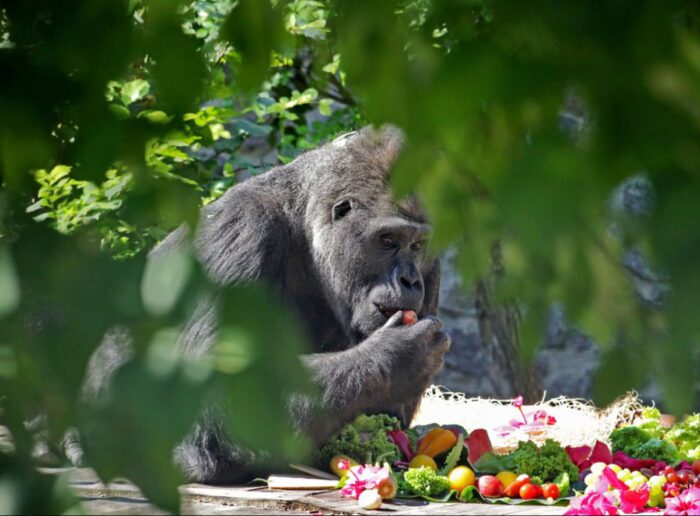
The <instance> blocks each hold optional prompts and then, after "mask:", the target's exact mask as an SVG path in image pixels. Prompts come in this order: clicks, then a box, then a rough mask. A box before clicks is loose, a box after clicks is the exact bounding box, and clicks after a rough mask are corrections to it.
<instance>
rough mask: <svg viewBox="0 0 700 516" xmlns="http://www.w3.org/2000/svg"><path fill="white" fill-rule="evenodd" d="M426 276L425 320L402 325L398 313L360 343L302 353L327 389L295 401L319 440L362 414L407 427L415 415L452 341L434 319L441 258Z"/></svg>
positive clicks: (298, 419) (305, 424) (301, 419)
mask: <svg viewBox="0 0 700 516" xmlns="http://www.w3.org/2000/svg"><path fill="white" fill-rule="evenodd" d="M423 277H424V283H425V289H426V290H425V301H424V304H423V309H422V310H421V314H420V316H421V317H422V320H421V321H419V322H418V323H416V324H415V325H413V326H410V327H403V326H401V314H400V313H397V314H395V315H394V316H393V317H392V318H391V319H389V320H388V321H387V323H386V324H385V326H384V327H382V328H380V329H379V330H377V331H376V332H375V333H374V334H372V335H371V336H370V337H368V338H367V339H366V340H364V341H363V342H361V343H360V344H358V345H357V346H355V347H351V348H349V349H346V350H344V351H339V352H335V353H317V354H312V355H307V356H305V357H302V360H303V362H304V364H305V365H306V367H307V368H308V369H309V370H310V372H311V374H312V377H313V378H314V380H315V382H316V383H317V384H318V385H319V386H320V387H321V390H322V391H321V396H320V399H319V400H317V401H316V403H310V402H309V400H305V401H306V402H305V403H303V402H302V401H301V400H295V403H294V404H293V409H294V412H295V414H294V416H295V419H296V422H297V424H299V425H300V426H301V427H302V428H303V429H304V430H305V431H306V432H307V433H308V434H309V435H310V436H311V437H312V439H313V440H314V441H315V442H316V443H320V442H322V441H323V440H325V439H326V438H327V437H329V436H330V435H331V434H333V433H334V432H336V431H337V430H338V429H339V428H340V427H341V426H342V425H343V424H345V423H347V422H349V421H351V420H352V419H354V418H355V417H356V416H358V415H359V414H361V413H373V412H378V411H382V412H391V413H392V414H393V415H395V416H397V417H399V419H401V421H402V423H403V424H404V425H406V426H408V424H409V423H410V422H411V420H412V419H413V415H414V413H415V410H416V408H417V407H418V404H419V402H420V398H421V396H422V394H423V392H424V391H425V389H426V388H427V387H428V385H429V384H430V380H431V378H432V375H433V373H434V372H435V371H436V370H437V369H439V368H440V366H441V365H442V356H443V354H444V353H445V352H446V351H447V348H448V347H449V345H450V339H449V337H448V336H447V335H446V334H444V333H442V332H441V331H440V329H441V323H440V322H439V321H438V320H437V318H435V317H434V314H435V313H436V311H437V304H438V288H439V283H440V280H439V278H440V263H439V261H438V260H435V261H434V262H432V263H431V264H430V266H429V268H428V270H427V271H426V272H425V273H424V276H423Z"/></svg>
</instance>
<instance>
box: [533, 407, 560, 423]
mask: <svg viewBox="0 0 700 516" xmlns="http://www.w3.org/2000/svg"><path fill="white" fill-rule="evenodd" d="M532 421H533V423H539V424H542V425H546V426H551V425H554V424H556V422H557V418H555V417H554V416H550V415H549V414H547V413H546V412H545V411H544V410H537V411H535V413H534V414H532Z"/></svg>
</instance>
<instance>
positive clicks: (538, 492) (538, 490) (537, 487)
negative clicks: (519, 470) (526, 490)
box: [533, 484, 542, 498]
mask: <svg viewBox="0 0 700 516" xmlns="http://www.w3.org/2000/svg"><path fill="white" fill-rule="evenodd" d="M533 485H534V486H535V498H539V497H540V496H542V486H541V485H539V484H533Z"/></svg>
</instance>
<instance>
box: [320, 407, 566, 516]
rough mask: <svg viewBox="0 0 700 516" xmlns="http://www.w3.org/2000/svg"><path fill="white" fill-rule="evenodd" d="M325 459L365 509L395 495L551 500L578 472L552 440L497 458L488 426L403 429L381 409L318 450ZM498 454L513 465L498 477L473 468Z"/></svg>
mask: <svg viewBox="0 0 700 516" xmlns="http://www.w3.org/2000/svg"><path fill="white" fill-rule="evenodd" d="M330 455H332V456H331V457H330V458H328V457H329V456H330ZM362 457H376V458H377V461H376V463H375V464H373V465H372V464H371V463H370V462H369V461H367V462H366V463H365V464H360V463H359V462H357V460H356V459H357V458H362ZM326 459H327V460H328V462H327V463H326V464H328V466H329V467H330V469H331V471H333V472H334V473H336V474H337V475H338V476H339V477H340V482H339V486H340V487H341V495H342V496H346V497H352V498H355V499H357V500H358V504H359V505H360V507H361V508H364V509H376V508H378V507H380V506H381V503H382V501H383V500H390V499H392V498H394V497H397V496H398V497H404V498H413V497H419V498H423V499H426V500H430V501H448V500H451V499H456V500H459V501H463V502H470V501H479V500H485V501H490V502H495V501H501V502H505V503H516V502H518V503H519V502H522V501H539V502H540V503H548V504H551V503H556V502H557V501H559V500H560V499H561V498H562V497H565V496H567V495H568V493H569V479H570V475H569V472H571V473H573V474H575V476H577V475H578V469H577V468H576V466H575V465H574V464H573V463H572V462H571V461H570V460H569V458H568V455H567V454H566V451H564V449H563V448H562V447H561V446H560V445H558V444H557V443H556V442H554V441H548V442H546V443H545V445H544V446H542V447H541V448H538V447H537V446H536V445H535V444H534V443H531V442H522V443H520V446H519V448H518V450H516V451H515V452H514V453H512V454H509V455H507V456H500V457H499V456H497V455H495V454H494V451H493V446H492V445H491V441H490V439H489V435H488V433H487V432H486V431H485V430H483V429H478V430H474V431H473V432H471V433H470V434H468V433H467V432H466V431H465V430H464V429H463V428H461V427H459V426H444V427H441V426H436V425H432V426H430V427H423V428H416V429H409V430H405V431H404V430H402V429H401V428H399V422H398V420H396V419H395V418H392V417H390V416H386V415H382V414H380V415H373V416H361V417H360V418H358V419H357V420H355V421H354V422H353V423H351V424H350V425H348V426H347V427H345V428H344V429H343V430H341V431H340V432H339V433H338V434H337V435H336V436H334V437H333V438H331V439H330V440H329V441H328V442H327V443H326V444H325V445H324V446H323V447H322V448H321V450H320V451H319V453H318V461H319V462H321V461H322V460H326ZM499 460H500V461H502V462H503V464H506V465H508V467H509V468H510V469H504V468H496V469H497V470H498V471H496V470H493V473H496V475H489V474H484V473H486V471H484V470H481V469H479V468H477V467H476V466H475V465H478V464H480V463H482V462H483V463H485V464H488V465H492V464H495V463H497V462H498V461H499ZM380 463H381V465H380ZM487 469H488V468H487ZM489 471H491V470H489Z"/></svg>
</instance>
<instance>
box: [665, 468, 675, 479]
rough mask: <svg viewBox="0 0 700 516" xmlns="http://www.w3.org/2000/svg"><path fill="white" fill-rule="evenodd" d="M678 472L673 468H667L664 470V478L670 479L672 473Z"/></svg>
mask: <svg viewBox="0 0 700 516" xmlns="http://www.w3.org/2000/svg"><path fill="white" fill-rule="evenodd" d="M675 472H676V470H675V468H674V467H673V466H666V469H664V476H665V477H668V476H669V475H670V474H671V473H675Z"/></svg>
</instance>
